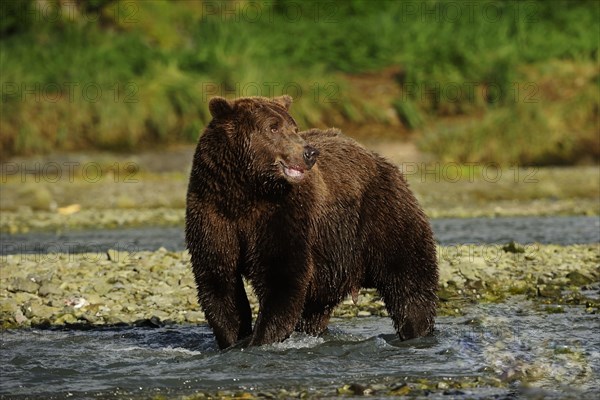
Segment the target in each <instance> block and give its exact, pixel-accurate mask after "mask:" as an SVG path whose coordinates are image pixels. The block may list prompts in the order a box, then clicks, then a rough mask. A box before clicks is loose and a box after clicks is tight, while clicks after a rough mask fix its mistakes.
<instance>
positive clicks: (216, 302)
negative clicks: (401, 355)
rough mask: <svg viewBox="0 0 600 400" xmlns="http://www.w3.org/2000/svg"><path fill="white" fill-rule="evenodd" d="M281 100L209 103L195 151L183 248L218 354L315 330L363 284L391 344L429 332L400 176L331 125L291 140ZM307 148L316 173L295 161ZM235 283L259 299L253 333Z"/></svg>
mask: <svg viewBox="0 0 600 400" xmlns="http://www.w3.org/2000/svg"><path fill="white" fill-rule="evenodd" d="M290 103H291V99H290V98H289V97H287V96H284V97H280V98H276V99H273V100H271V99H265V98H242V99H238V100H235V101H226V100H224V99H220V98H217V99H213V100H211V103H210V110H211V114H212V115H213V120H212V121H211V123H210V124H209V125H208V127H207V128H206V130H205V132H204V134H203V135H202V137H201V138H200V140H199V142H198V146H197V149H196V153H195V155H194V161H193V166H192V172H191V176H190V183H189V188H188V196H187V212H186V241H187V245H188V249H189V251H190V253H191V257H192V268H193V272H194V275H195V279H196V284H197V288H198V298H199V301H200V305H201V307H202V309H203V310H204V312H205V315H206V318H207V320H208V322H209V324H210V326H211V327H212V329H213V331H214V333H215V336H216V338H217V342H218V344H219V346H220V347H221V348H226V347H229V346H232V345H234V344H235V343H237V342H238V341H240V340H243V339H246V341H247V344H249V345H261V344H266V343H273V342H277V341H281V340H283V339H285V338H286V337H288V336H289V335H290V334H291V332H292V331H293V330H294V329H297V330H301V331H304V332H307V333H310V334H319V333H322V332H323V331H324V330H325V329H326V328H327V323H328V321H329V318H330V316H331V313H332V311H333V308H334V307H335V306H336V305H337V304H338V303H339V302H340V301H341V300H342V299H344V298H345V297H346V296H347V295H348V294H352V295H353V297H354V296H356V293H357V291H358V290H359V289H360V288H361V287H370V288H376V289H377V290H378V291H379V293H380V294H381V296H382V298H383V300H384V301H385V304H386V308H387V310H388V312H389V315H390V317H391V318H392V320H393V321H394V326H395V328H396V330H397V332H398V335H399V336H400V338H402V339H410V338H414V337H418V336H422V335H426V334H428V333H430V332H431V331H432V329H433V323H434V316H435V306H436V300H437V297H436V289H437V280H438V270H437V264H436V256H435V243H434V240H433V235H432V232H431V228H430V225H429V222H428V220H427V218H426V216H425V215H424V213H423V211H422V210H421V208H420V207H419V205H418V203H417V201H416V199H415V197H414V196H413V195H412V193H411V192H410V190H409V189H408V186H407V184H406V181H405V180H404V178H403V176H402V174H401V173H400V172H399V170H398V169H397V168H396V167H395V166H393V165H392V164H390V163H389V162H387V161H386V160H384V159H383V158H381V157H380V156H378V155H376V154H374V153H372V152H370V151H368V150H366V149H365V148H363V147H362V146H360V145H359V144H357V143H356V142H355V141H353V140H352V139H350V138H347V137H345V136H344V135H343V134H341V133H340V132H339V131H337V130H335V129H330V130H326V131H321V130H317V129H313V130H309V131H306V132H300V133H298V132H297V125H296V123H295V121H294V120H293V118H292V117H291V116H290V115H289V114H288V112H287V110H288V108H289V105H290ZM313 147H314V148H316V149H317V150H318V151H319V153H320V154H319V155H318V156H317V158H316V160H317V161H316V163H315V164H314V166H312V163H311V162H308V161H307V160H306V158H303V153H304V152H305V151H306V149H307V148H313ZM313 162H314V160H313ZM282 166H295V167H297V168H298V169H302V170H303V171H304V175H303V178H302V179H298V180H296V179H292V178H290V177H289V176H286V175H285V174H284V173H283V172H282V171H283V169H282V168H283V167H282ZM311 167H312V168H311ZM242 277H246V278H247V279H248V280H249V281H250V282H251V284H252V286H253V288H254V290H255V292H256V294H257V297H258V299H259V307H260V311H259V314H258V318H257V320H256V322H255V324H254V329H253V328H252V320H251V312H250V305H249V303H248V299H247V296H246V293H245V290H244V285H243V281H242Z"/></svg>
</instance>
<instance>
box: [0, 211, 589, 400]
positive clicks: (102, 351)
mask: <svg viewBox="0 0 600 400" xmlns="http://www.w3.org/2000/svg"><path fill="white" fill-rule="evenodd" d="M433 225H434V230H435V232H436V235H437V238H438V240H439V241H440V242H441V243H442V244H456V243H505V242H507V241H510V240H514V241H517V242H520V243H531V242H541V243H557V244H570V243H597V242H600V229H599V220H598V218H597V217H590V218H588V217H556V218H554V217H553V218H549V217H545V218H512V219H510V218H501V219H500V218H499V219H489V220H488V219H472V220H436V221H433ZM44 235H46V234H44ZM44 235H42V234H34V235H19V236H15V237H6V236H4V237H3V239H2V240H3V254H9V253H11V252H14V251H16V250H15V248H16V249H17V250H18V249H19V248H20V249H21V250H23V249H31V252H40V251H41V252H44V251H49V250H50V251H51V250H52V248H49V247H47V245H48V244H49V243H50V244H52V243H63V244H64V243H66V241H73V242H77V243H82V244H81V246H84V243H85V241H86V240H87V241H88V243H92V244H93V246H96V247H93V248H91V249H90V248H85V247H81V248H78V250H80V251H98V250H101V249H105V248H114V243H115V240H116V242H117V243H123V242H127V241H130V242H133V243H135V244H136V246H139V247H138V249H139V250H154V249H156V248H158V247H167V248H170V249H172V250H181V249H182V248H183V236H182V233H181V228H160V229H135V230H121V231H95V232H91V231H90V232H85V231H82V232H75V233H68V234H62V235H58V236H57V235H51V236H44ZM48 235H50V234H48ZM86 235H87V236H86ZM90 235H92V236H90ZM93 235H95V236H93ZM11 240H12V242H11ZM7 243H8V244H11V245H12V246H13V247H9V246H8V245H7ZM17 244H18V245H17ZM34 244H35V246H38V247H37V250H35V246H34ZM19 246H20V247H19ZM45 246H46V247H45ZM54 246H56V245H54ZM7 250H9V251H7ZM599 292H600V291H599V290H598V287H597V285H596V286H595V288H594V289H593V290H590V291H589V293H586V295H588V296H590V297H593V296H595V297H596V298H597V297H598V293H599ZM563 310H564V312H563V313H556V314H553V313H547V312H546V311H543V310H542V309H541V308H540V307H536V306H535V304H533V303H530V302H529V301H527V300H525V299H524V298H520V297H518V296H514V297H512V298H511V300H509V301H506V302H503V303H499V304H473V305H471V306H468V307H467V308H466V309H464V310H462V311H463V314H464V315H463V316H461V317H439V318H438V319H437V320H436V331H435V333H434V334H433V335H431V336H429V337H426V338H420V339H416V340H411V341H407V342H400V341H398V340H397V339H396V337H395V335H394V330H393V327H392V324H391V320H390V319H388V318H379V317H366V318H354V319H334V320H332V322H331V324H330V332H329V333H328V334H326V335H325V336H323V337H318V338H316V337H310V336H306V335H302V334H294V335H293V336H292V337H291V338H289V339H288V340H286V341H285V342H283V343H279V344H275V345H269V346H263V347H260V348H251V349H244V350H241V349H234V350H229V351H219V350H218V349H217V347H216V344H215V341H214V338H213V335H212V332H211V331H210V329H209V328H208V326H206V325H197V326H191V325H173V326H162V327H154V328H152V327H133V326H121V327H106V328H93V329H82V330H75V329H58V328H54V329H21V330H5V331H2V332H1V339H0V350H1V351H0V397H1V398H3V399H4V398H6V399H8V398H17V399H25V398H45V399H51V398H55V399H63V398H77V399H87V398H89V399H98V398H148V397H153V396H158V395H163V396H166V397H176V396H183V395H190V394H194V393H197V392H199V391H200V392H208V393H213V394H215V393H218V392H219V391H232V392H236V391H240V392H245V393H250V394H254V395H258V394H263V395H271V394H275V395H283V396H284V397H297V396H298V395H300V394H301V393H304V394H307V395H309V396H311V395H312V396H313V397H317V398H322V397H335V396H336V393H337V390H338V389H339V388H341V387H343V386H344V385H348V384H355V385H356V386H355V387H359V388H361V387H362V388H369V389H371V390H373V391H374V392H371V394H370V397H371V398H377V397H378V396H383V395H385V394H389V392H390V390H394V389H396V390H398V388H400V389H401V388H402V387H403V385H404V384H408V385H409V387H410V388H411V392H409V395H417V396H425V395H427V398H490V397H495V398H520V397H522V398H557V399H559V398H576V399H587V398H590V399H595V398H597V395H598V388H599V387H600V335H598V331H599V328H600V318H599V317H598V315H595V314H589V313H587V312H586V311H585V308H584V307H582V306H563ZM423 380H426V381H427V382H433V385H434V388H437V389H434V390H433V391H431V392H429V391H427V390H425V389H422V388H421V389H419V385H421V384H423V382H425V381H423ZM476 380H478V382H479V383H478V385H472V384H468V383H469V382H470V383H473V382H475V381H476ZM456 381H460V382H462V383H463V387H462V388H460V389H453V382H456ZM440 382H441V383H440ZM467 386H479V387H467Z"/></svg>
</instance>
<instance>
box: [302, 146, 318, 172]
mask: <svg viewBox="0 0 600 400" xmlns="http://www.w3.org/2000/svg"><path fill="white" fill-rule="evenodd" d="M318 155H319V150H317V149H315V148H314V147H312V146H308V145H307V146H304V162H305V163H306V167H307V168H308V169H311V168H312V166H313V165H315V162H316V161H317V156H318Z"/></svg>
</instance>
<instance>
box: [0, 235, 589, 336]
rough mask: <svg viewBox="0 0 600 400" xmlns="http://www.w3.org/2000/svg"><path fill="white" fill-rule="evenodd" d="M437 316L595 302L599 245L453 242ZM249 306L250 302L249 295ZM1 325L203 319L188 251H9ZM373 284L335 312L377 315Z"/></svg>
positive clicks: (444, 259) (444, 253) (445, 253)
mask: <svg viewBox="0 0 600 400" xmlns="http://www.w3.org/2000/svg"><path fill="white" fill-rule="evenodd" d="M438 257H439V263H440V290H439V296H440V307H439V314H440V315H461V314H462V312H461V309H462V308H463V306H465V305H467V304H473V303H478V302H482V303H486V302H500V301H503V300H505V299H507V298H509V297H511V296H514V295H523V296H526V297H527V298H528V299H531V300H534V301H535V304H536V305H537V306H538V307H540V308H541V309H543V310H545V311H547V312H549V313H555V312H562V308H561V305H565V304H569V305H580V306H582V307H584V308H585V310H586V312H588V313H598V309H599V307H600V300H599V296H598V295H599V293H598V292H599V286H598V281H600V267H599V265H600V253H599V247H598V244H591V245H573V246H555V245H536V244H534V245H526V246H521V245H518V244H515V245H508V246H504V247H503V246H498V245H486V246H476V245H462V246H449V247H439V249H438ZM249 297H250V301H251V304H252V309H253V312H254V313H255V314H256V312H257V309H258V304H257V301H256V298H255V296H254V295H253V294H252V293H250V295H249ZM0 302H1V309H0V320H1V321H2V322H1V323H2V327H3V328H4V329H6V328H18V327H29V326H49V325H77V326H92V325H114V324H138V325H139V324H148V325H157V326H160V325H163V324H170V323H177V324H188V323H191V324H199V323H205V318H204V314H203V313H202V312H201V311H200V309H199V307H198V303H197V299H196V290H195V285H194V281H193V276H192V273H191V270H190V267H189V255H188V254H187V252H169V251H166V250H164V249H160V250H158V251H155V252H135V253H128V252H117V251H113V250H110V251H108V252H106V253H84V254H65V253H61V254H32V255H25V254H18V255H9V256H5V257H3V258H2V275H1V277H0ZM385 315H387V312H386V311H385V307H384V303H383V302H382V301H381V299H380V298H379V297H378V295H377V293H376V292H375V291H373V290H363V291H361V293H360V295H359V297H358V301H357V304H354V303H353V302H352V300H351V299H346V300H345V301H344V302H343V303H342V304H341V305H340V306H339V307H338V308H337V309H336V311H335V314H334V316H335V317H340V318H351V317H366V316H385Z"/></svg>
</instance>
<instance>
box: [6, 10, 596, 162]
mask: <svg viewBox="0 0 600 400" xmlns="http://www.w3.org/2000/svg"><path fill="white" fill-rule="evenodd" d="M1 12H2V18H1V22H0V33H1V34H2V38H1V39H0V54H1V58H0V71H1V80H2V118H1V122H0V131H1V139H0V154H1V155H16V154H34V153H44V152H49V151H53V150H57V149H58V150H75V149H89V148H100V149H111V150H124V151H129V150H132V149H139V148H143V147H156V146H157V145H164V144H168V143H179V142H193V141H195V140H196V138H197V137H198V135H199V134H200V132H201V129H202V127H203V126H204V125H205V124H206V123H207V122H208V120H209V119H210V116H209V114H208V111H207V106H206V104H207V101H208V99H209V98H210V97H211V96H213V95H225V96H228V97H237V96H246V95H263V96H275V95H279V94H282V93H286V94H290V95H292V96H293V97H295V99H296V101H295V105H294V106H293V115H294V116H295V117H296V118H297V119H298V122H299V123H300V125H301V126H302V127H303V128H307V127H310V126H315V125H318V126H327V125H342V126H343V127H344V128H345V130H346V133H348V134H352V132H351V129H348V128H347V127H348V126H352V124H353V123H360V124H368V123H373V124H384V125H385V124H390V130H391V131H394V130H397V131H398V132H399V133H398V137H401V136H400V135H404V136H406V135H413V136H414V138H415V139H416V140H417V143H419V145H420V146H421V148H422V149H423V150H425V151H428V152H431V153H433V154H434V155H435V156H436V157H438V158H441V159H446V160H456V161H466V162H473V161H497V162H503V163H522V164H533V165H542V164H569V163H576V162H581V161H588V162H589V161H590V160H591V161H597V160H598V159H599V157H600V143H599V139H598V118H599V108H600V106H599V99H598V93H599V89H600V88H599V85H600V75H599V68H598V62H599V55H598V45H599V39H598V38H599V37H600V31H599V30H600V26H599V24H598V21H599V20H600V2H597V1H576V0H570V1H551V2H548V1H542V0H539V1H538V0H524V1H500V0H497V1H492V0H481V1H472V0H465V1H462V0H459V1H379V2H369V1H358V0H351V1H339V2H337V1H322V2H299V1H294V0H275V1H267V2H256V1H241V0H240V1H229V2H222V1H206V0H204V1H159V0H153V1H143V0H119V1H116V0H87V1H85V0H77V1H73V2H61V1H58V0H45V1H41V0H24V1H21V2H2V9H1ZM389 67H393V68H395V70H396V71H397V72H396V73H395V74H394V76H393V78H390V79H388V81H387V82H385V85H389V86H390V87H394V89H395V92H394V93H396V94H395V95H393V96H391V97H389V98H388V97H385V96H383V97H382V96H380V95H379V94H378V92H377V91H372V92H370V91H369V90H366V91H365V90H361V89H358V88H357V87H355V86H354V85H353V80H354V81H356V79H360V76H361V74H365V73H371V74H373V73H375V74H376V73H377V71H381V70H384V69H386V68H389ZM375 104H376V106H375ZM382 104H383V105H382ZM382 107H384V108H385V107H387V108H389V109H390V110H392V113H391V116H390V113H386V112H383V111H382V109H381V108H382ZM392 119H396V120H398V121H400V125H398V123H396V124H394V121H392ZM410 132H413V133H410Z"/></svg>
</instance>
